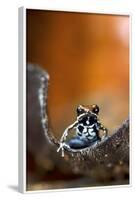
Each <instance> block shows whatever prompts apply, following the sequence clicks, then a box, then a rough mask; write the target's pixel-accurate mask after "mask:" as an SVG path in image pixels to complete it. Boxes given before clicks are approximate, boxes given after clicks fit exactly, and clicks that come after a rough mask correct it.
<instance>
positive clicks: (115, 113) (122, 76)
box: [27, 9, 129, 170]
mask: <svg viewBox="0 0 135 200" xmlns="http://www.w3.org/2000/svg"><path fill="white" fill-rule="evenodd" d="M27 62H29V63H36V64H39V65H41V66H42V67H43V68H44V69H45V70H46V71H47V72H48V73H49V75H50V81H49V90H48V115H49V125H50V126H51V128H52V130H53V132H54V135H55V136H56V137H57V138H60V137H61V135H62V133H63V131H64V129H65V127H67V126H68V125H69V124H71V123H72V122H73V121H74V120H75V118H76V108H77V106H78V105H79V104H84V105H85V104H86V105H89V104H93V103H95V104H98V105H99V107H100V118H101V121H102V122H103V124H104V125H105V127H107V128H108V129H109V134H111V133H112V131H113V130H114V129H115V128H117V127H118V125H119V124H121V123H122V122H123V120H125V119H126V118H127V117H128V115H129V16H120V15H108V14H90V13H79V12H78V13H75V12H74V13H72V12H62V11H43V10H31V9H28V10H27ZM30 159H31V157H30V158H28V160H30ZM33 165H34V164H33ZM29 170H31V168H29Z"/></svg>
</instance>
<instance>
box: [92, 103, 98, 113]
mask: <svg viewBox="0 0 135 200" xmlns="http://www.w3.org/2000/svg"><path fill="white" fill-rule="evenodd" d="M92 112H93V113H95V114H98V113H99V107H98V106H97V105H96V104H93V105H92Z"/></svg>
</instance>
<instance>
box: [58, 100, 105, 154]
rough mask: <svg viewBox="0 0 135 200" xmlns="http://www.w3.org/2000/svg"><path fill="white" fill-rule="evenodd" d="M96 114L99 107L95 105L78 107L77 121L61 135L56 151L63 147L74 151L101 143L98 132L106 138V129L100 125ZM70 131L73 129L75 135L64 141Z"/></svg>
mask: <svg viewBox="0 0 135 200" xmlns="http://www.w3.org/2000/svg"><path fill="white" fill-rule="evenodd" d="M98 113H99V107H98V106H97V105H95V104H94V105H92V106H82V105H80V106H78V108H77V120H76V121H75V122H74V123H73V124H72V125H70V126H69V127H68V128H67V129H66V130H65V132H64V133H63V135H62V137H61V140H60V147H59V149H58V151H59V150H60V149H61V148H63V147H64V145H65V146H66V147H69V148H71V149H75V150H77V149H83V148H87V147H89V146H91V145H93V144H94V143H96V142H98V141H101V139H102V138H101V137H100V136H99V131H100V130H102V131H103V132H104V135H105V136H107V129H106V128H104V126H103V125H102V124H101V123H100V121H99V119H98ZM71 129H75V131H76V135H75V136H74V137H73V138H71V139H70V140H69V141H66V137H67V135H68V134H69V131H70V130H71Z"/></svg>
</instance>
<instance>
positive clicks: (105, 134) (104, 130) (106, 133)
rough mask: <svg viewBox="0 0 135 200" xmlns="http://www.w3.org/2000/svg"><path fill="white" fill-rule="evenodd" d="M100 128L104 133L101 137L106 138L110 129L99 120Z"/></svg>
mask: <svg viewBox="0 0 135 200" xmlns="http://www.w3.org/2000/svg"><path fill="white" fill-rule="evenodd" d="M98 128H99V129H100V130H102V131H103V133H104V135H103V136H102V137H101V140H104V139H105V138H106V137H107V136H108V129H107V128H105V127H104V125H103V124H102V123H101V122H100V121H98Z"/></svg>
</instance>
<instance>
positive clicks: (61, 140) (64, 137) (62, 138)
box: [57, 121, 78, 157]
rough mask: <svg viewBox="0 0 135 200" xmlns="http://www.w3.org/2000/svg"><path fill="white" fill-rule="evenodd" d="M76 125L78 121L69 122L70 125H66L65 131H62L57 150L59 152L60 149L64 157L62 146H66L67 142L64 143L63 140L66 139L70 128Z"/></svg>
mask: <svg viewBox="0 0 135 200" xmlns="http://www.w3.org/2000/svg"><path fill="white" fill-rule="evenodd" d="M77 125H78V121H75V122H74V123H73V124H71V125H70V126H68V127H67V128H66V129H65V131H64V133H63V135H62V137H61V139H60V146H59V148H58V149H57V152H59V151H60V150H62V157H64V146H67V144H65V140H66V138H67V136H68V134H69V131H70V130H71V129H73V128H75V127H76V126H77Z"/></svg>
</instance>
